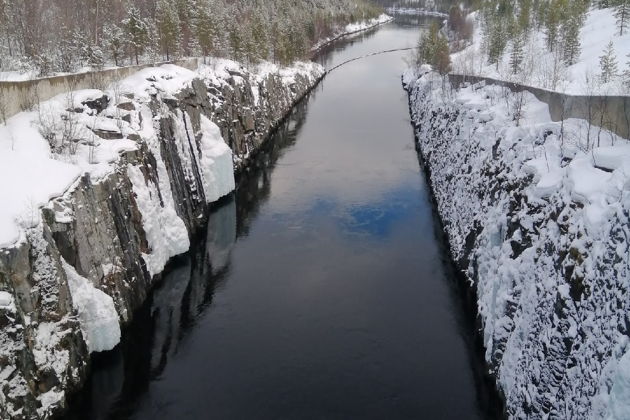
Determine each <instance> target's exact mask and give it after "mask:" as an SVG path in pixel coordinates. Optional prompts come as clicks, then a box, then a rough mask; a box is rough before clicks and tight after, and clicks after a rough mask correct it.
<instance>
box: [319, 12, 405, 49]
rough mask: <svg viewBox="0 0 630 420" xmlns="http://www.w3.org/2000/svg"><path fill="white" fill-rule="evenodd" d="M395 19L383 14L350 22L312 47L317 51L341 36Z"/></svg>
mask: <svg viewBox="0 0 630 420" xmlns="http://www.w3.org/2000/svg"><path fill="white" fill-rule="evenodd" d="M393 19H394V18H393V17H391V16H389V15H386V14H382V15H380V16H379V17H377V18H374V19H369V20H364V21H362V22H356V23H350V24H348V25H346V26H345V27H343V28H341V29H340V30H339V31H337V32H336V33H335V34H334V35H332V36H330V37H328V38H325V39H322V40H320V41H319V42H318V43H317V44H315V45H314V46H313V48H311V51H313V52H316V51H317V50H319V49H321V48H323V47H325V46H326V45H328V44H330V43H332V42H334V41H336V40H338V39H339V38H343V37H345V36H348V35H352V34H355V33H358V32H363V31H367V30H368V29H371V28H374V27H376V26H379V25H383V24H385V23H387V22H390V21H392V20H393Z"/></svg>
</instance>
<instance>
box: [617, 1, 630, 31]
mask: <svg viewBox="0 0 630 420" xmlns="http://www.w3.org/2000/svg"><path fill="white" fill-rule="evenodd" d="M617 1H618V4H617V7H616V8H615V17H616V18H617V27H619V36H621V35H623V31H624V30H628V27H629V26H630V0H617Z"/></svg>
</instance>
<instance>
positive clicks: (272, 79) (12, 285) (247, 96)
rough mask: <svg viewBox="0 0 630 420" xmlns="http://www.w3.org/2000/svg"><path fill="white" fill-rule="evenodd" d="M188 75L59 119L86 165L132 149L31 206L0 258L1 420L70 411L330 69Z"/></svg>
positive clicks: (153, 77)
mask: <svg viewBox="0 0 630 420" xmlns="http://www.w3.org/2000/svg"><path fill="white" fill-rule="evenodd" d="M181 74H182V73H181V71H180V70H178V69H176V68H174V66H164V67H163V68H160V69H145V70H142V71H141V72H139V73H138V74H136V75H134V76H133V77H132V78H130V80H127V86H122V87H121V86H118V87H116V88H115V89H114V90H112V91H104V92H100V91H96V92H95V91H91V92H89V95H88V96H89V98H88V99H86V95H81V94H78V95H77V98H80V99H77V101H79V103H77V104H76V105H73V106H72V109H69V110H67V114H64V116H63V119H64V121H67V120H68V118H70V119H72V121H74V120H75V119H76V121H77V124H78V125H79V126H81V127H82V129H83V130H84V131H88V130H89V132H90V134H89V135H86V136H84V137H83V139H84V140H85V139H88V140H87V141H82V142H80V143H79V147H85V150H86V151H88V152H89V153H91V154H94V153H98V150H100V149H99V147H101V148H102V147H103V145H107V144H109V143H108V142H110V143H111V142H115V141H119V142H123V141H124V142H126V143H124V144H125V146H124V147H122V148H121V150H120V153H119V154H118V156H117V158H116V159H114V160H113V161H111V162H109V163H108V164H107V165H106V167H105V169H102V170H99V171H84V172H82V174H81V176H79V177H78V178H77V179H76V180H75V181H74V183H73V184H72V186H71V187H70V188H69V189H68V190H67V191H66V192H65V193H64V194H63V195H62V196H60V197H56V198H54V199H52V200H51V201H50V202H49V203H48V204H47V205H46V206H45V207H44V208H42V209H39V208H35V209H33V212H35V213H37V215H36V217H35V216H34V217H33V218H32V220H33V221H34V222H33V223H21V227H22V228H21V232H22V233H21V237H20V240H19V241H17V242H16V243H15V244H14V245H12V246H9V247H6V248H4V249H0V327H1V328H0V417H1V418H12V419H31V418H49V417H51V416H54V415H57V414H58V413H60V412H61V411H62V410H63V409H64V407H65V405H66V403H67V398H68V396H69V395H71V394H72V393H73V392H74V391H76V390H77V389H79V388H80V387H81V386H82V384H83V382H84V380H85V378H86V375H87V373H88V370H89V360H90V356H89V355H90V352H92V351H102V350H108V349H111V348H112V346H114V345H115V344H116V343H117V342H118V340H119V338H120V325H124V324H125V323H127V322H129V321H130V319H131V318H132V316H133V313H134V310H135V309H136V308H137V307H138V306H139V305H140V304H141V303H142V302H143V301H144V300H145V298H146V296H147V293H149V291H150V289H151V286H152V284H154V282H155V281H156V279H157V278H159V275H160V273H161V271H162V270H163V268H164V265H165V264H166V263H167V262H168V260H169V259H170V258H171V257H173V256H175V255H177V254H180V253H182V252H185V251H187V250H188V247H189V243H190V238H191V237H192V236H193V235H194V234H195V233H196V232H197V231H198V230H199V228H200V227H202V226H203V225H204V224H205V223H206V218H207V214H208V209H209V205H210V204H211V203H212V202H214V201H216V200H218V199H219V198H221V197H222V196H225V195H226V194H229V193H230V192H231V191H232V190H233V189H234V171H236V172H238V171H241V170H243V168H245V166H246V165H247V163H248V160H249V159H250V158H251V156H252V155H253V154H255V153H256V151H257V150H258V149H259V148H260V147H261V145H262V144H263V142H264V140H265V139H266V138H267V137H268V136H269V134H270V133H271V131H272V130H273V129H274V127H275V126H276V125H277V124H278V123H279V122H280V121H281V120H282V118H283V117H284V116H285V115H286V114H287V113H288V112H289V111H290V110H291V108H292V107H293V105H294V104H295V103H296V102H297V101H298V100H299V99H301V97H302V96H304V95H305V94H306V93H307V92H308V91H309V90H310V89H311V88H312V87H313V86H314V85H315V84H316V83H317V82H318V81H319V79H320V78H321V77H322V76H323V70H322V69H321V68H320V67H318V66H316V65H311V64H298V65H296V67H293V68H290V69H277V68H275V67H273V66H271V65H267V66H261V67H260V68H258V69H257V70H256V71H248V70H247V69H245V68H243V67H240V66H238V65H236V64H235V63H227V62H221V63H219V64H217V63H215V64H214V67H211V66H203V68H200V69H199V70H198V71H197V72H195V74H191V73H188V72H187V73H186V77H181ZM60 118H61V117H60ZM88 120H89V121H88ZM90 121H91V122H90ZM92 133H93V134H92ZM90 139H92V140H90ZM112 144H113V143H112ZM226 144H227V146H229V148H228V147H227V146H226ZM97 146H98V147H97ZM59 159H62V157H61V156H59ZM90 159H92V157H90Z"/></svg>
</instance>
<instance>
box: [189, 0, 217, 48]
mask: <svg viewBox="0 0 630 420" xmlns="http://www.w3.org/2000/svg"><path fill="white" fill-rule="evenodd" d="M214 16H215V15H214V13H213V11H212V9H211V4H210V2H209V1H208V0H200V1H199V2H197V5H196V8H195V12H194V19H195V24H194V28H195V35H196V37H197V40H198V41H199V47H200V48H201V53H202V54H203V56H204V58H205V57H207V56H208V55H210V53H212V52H213V51H215V49H216V32H217V30H218V28H217V22H216V21H215V19H214Z"/></svg>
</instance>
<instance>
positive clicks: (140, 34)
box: [123, 6, 149, 65]
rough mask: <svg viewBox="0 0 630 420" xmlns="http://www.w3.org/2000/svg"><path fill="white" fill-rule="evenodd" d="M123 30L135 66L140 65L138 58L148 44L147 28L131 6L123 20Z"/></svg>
mask: <svg viewBox="0 0 630 420" xmlns="http://www.w3.org/2000/svg"><path fill="white" fill-rule="evenodd" d="M123 28H124V33H125V38H126V39H127V42H128V44H129V47H130V48H131V51H132V53H133V56H134V57H135V59H136V65H137V64H140V59H139V56H140V55H141V54H142V53H143V52H144V50H145V49H146V47H147V45H148V44H149V27H148V25H147V23H146V21H145V20H144V19H143V18H142V15H141V14H140V11H139V10H138V8H137V7H135V6H131V7H130V8H129V9H128V10H127V17H126V18H125V20H123Z"/></svg>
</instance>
